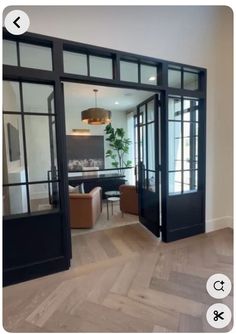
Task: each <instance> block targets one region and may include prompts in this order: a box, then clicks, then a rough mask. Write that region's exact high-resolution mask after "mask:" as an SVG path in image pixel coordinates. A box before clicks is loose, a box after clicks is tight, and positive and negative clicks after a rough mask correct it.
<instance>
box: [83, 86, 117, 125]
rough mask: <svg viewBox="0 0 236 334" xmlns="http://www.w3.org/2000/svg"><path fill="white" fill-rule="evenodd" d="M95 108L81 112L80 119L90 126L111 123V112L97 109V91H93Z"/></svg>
mask: <svg viewBox="0 0 236 334" xmlns="http://www.w3.org/2000/svg"><path fill="white" fill-rule="evenodd" d="M93 91H94V94H95V107H94V108H89V109H86V110H83V111H82V112H81V119H82V121H83V122H84V123H86V124H90V125H103V124H109V123H111V111H110V110H107V109H104V108H98V107H97V92H98V90H97V89H94V90H93Z"/></svg>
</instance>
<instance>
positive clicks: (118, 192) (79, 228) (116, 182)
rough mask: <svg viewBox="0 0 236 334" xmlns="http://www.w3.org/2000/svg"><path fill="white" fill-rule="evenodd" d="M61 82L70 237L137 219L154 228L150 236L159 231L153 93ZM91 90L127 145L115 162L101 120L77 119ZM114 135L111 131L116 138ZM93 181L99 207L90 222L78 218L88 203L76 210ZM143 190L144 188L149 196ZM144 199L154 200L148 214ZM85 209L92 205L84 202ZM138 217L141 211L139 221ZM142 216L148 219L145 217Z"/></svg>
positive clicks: (90, 100)
mask: <svg viewBox="0 0 236 334" xmlns="http://www.w3.org/2000/svg"><path fill="white" fill-rule="evenodd" d="M63 86H64V87H63V88H64V89H63V90H64V101H65V123H66V126H65V128H66V145H67V163H68V180H69V203H70V218H71V221H72V225H71V226H72V229H71V234H72V237H73V236H76V235H81V234H85V233H90V232H94V231H99V230H104V229H109V228H115V227H118V226H125V225H129V224H137V223H139V222H141V223H144V226H146V227H147V228H148V229H150V226H151V225H152V228H151V230H152V231H156V233H155V234H156V236H159V225H160V217H159V215H160V212H159V211H160V205H159V188H160V187H159V170H157V173H158V177H156V175H157V174H156V171H155V168H156V164H157V160H156V159H158V164H157V165H158V166H159V158H157V157H159V148H158V149H157V150H155V141H156V135H157V136H159V131H158V130H156V129H158V127H159V123H158V120H159V109H158V108H159V107H158V106H157V100H158V95H155V94H153V92H150V91H149V92H148V91H143V90H137V89H127V88H118V87H108V86H101V85H90V84H80V83H71V82H64V83H63ZM94 90H96V103H97V106H98V107H99V108H103V109H105V110H109V111H111V126H112V128H113V129H114V131H119V129H122V131H123V132H124V139H125V140H127V141H128V143H129V144H128V148H127V147H126V148H125V149H127V151H126V152H125V153H124V155H123V156H122V159H123V161H122V164H121V165H120V164H119V159H118V151H117V150H116V147H114V142H110V141H108V140H107V139H108V138H109V135H108V134H107V132H106V124H105V125H104V124H102V125H101V124H100V125H90V124H86V123H84V122H83V121H82V112H83V110H88V109H89V108H92V107H94V105H95V96H94ZM146 105H147V110H145V111H144V112H143V111H142V115H143V116H142V117H143V120H144V119H146V118H145V117H146V113H147V115H148V116H147V117H148V118H147V122H146V123H143V124H142V125H140V124H139V121H138V114H139V112H140V110H141V109H142V108H143V107H144V108H145V107H146ZM140 108H141V109H140ZM155 115H156V116H155ZM155 122H157V127H156V125H155V124H156V123H155ZM141 127H143V130H142V133H143V134H144V133H145V136H142V137H140V128H141ZM146 136H147V137H146ZM120 139H121V138H120V137H117V140H120ZM144 145H145V149H144ZM140 147H142V150H140ZM158 147H159V146H158ZM144 152H145V153H144ZM146 159H148V161H147V160H146ZM127 162H129V163H128V167H126V166H127ZM141 162H142V163H143V165H144V164H145V165H146V163H148V164H149V167H148V168H149V170H148V172H147V173H146V174H147V178H146V179H145V182H146V184H148V185H149V187H148V189H147V190H146V193H145V199H144V198H143V196H144V191H143V189H142V188H143V185H142V184H141V183H140V182H141V171H140V169H139V167H138V166H140V163H141ZM157 168H159V167H157ZM154 175H155V176H154ZM106 179H107V180H106ZM142 180H143V179H142ZM154 180H155V181H154ZM121 185H122V186H121ZM97 187H101V199H102V210H101V212H99V210H97V212H96V214H95V215H96V217H95V219H94V220H93V222H92V226H90V225H89V223H88V225H86V224H85V226H84V225H83V222H80V220H81V219H84V220H86V219H87V220H88V221H90V219H91V217H90V215H89V206H88V208H87V212H85V213H84V216H83V217H81V215H79V214H78V213H79V211H80V213H81V210H82V208H81V207H80V206H81V205H87V204H85V203H87V202H88V201H89V200H91V198H90V199H89V198H87V199H86V196H87V197H89V194H90V193H91V194H92V195H91V196H93V191H94V190H95V189H96V188H97ZM139 190H140V194H139ZM156 190H157V191H156ZM78 191H79V192H82V194H80V195H77V199H76V200H75V198H74V197H75V195H74V193H76V192H78ZM147 193H150V194H149V197H147ZM94 197H95V198H94V203H93V205H95V206H96V205H97V204H96V201H97V200H98V198H96V194H95V191H94ZM86 201H87V202H86ZM75 202H76V204H75ZM82 203H83V204H82ZM135 203H136V204H135ZM144 203H145V208H146V211H145V213H144V210H143V208H144ZM150 205H151V206H155V210H156V215H155V217H154V219H153V217H152V218H150V217H149V215H146V213H147V208H149V209H150ZM74 207H76V208H74ZM78 207H80V210H79V211H77V210H78ZM90 209H91V210H93V209H94V208H92V207H90ZM75 216H77V217H75ZM144 217H146V220H145V222H144V220H143V219H144ZM76 220H77V221H76ZM148 221H150V222H151V223H150V224H149V223H147V222H148ZM74 227H76V228H74ZM157 231H158V233H157ZM72 240H73V238H72Z"/></svg>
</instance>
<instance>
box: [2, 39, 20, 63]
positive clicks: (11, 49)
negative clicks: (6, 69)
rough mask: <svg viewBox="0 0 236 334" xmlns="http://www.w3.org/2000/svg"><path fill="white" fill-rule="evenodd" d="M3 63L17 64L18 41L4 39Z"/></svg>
mask: <svg viewBox="0 0 236 334" xmlns="http://www.w3.org/2000/svg"><path fill="white" fill-rule="evenodd" d="M2 46H3V64H4V65H13V66H17V65H18V64H17V51H16V42H14V41H8V40H6V39H4V40H3V45H2Z"/></svg>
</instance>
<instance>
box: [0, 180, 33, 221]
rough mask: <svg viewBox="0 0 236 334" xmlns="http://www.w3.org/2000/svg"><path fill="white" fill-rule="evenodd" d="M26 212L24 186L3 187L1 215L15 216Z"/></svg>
mask: <svg viewBox="0 0 236 334" xmlns="http://www.w3.org/2000/svg"><path fill="white" fill-rule="evenodd" d="M27 211H28V207H27V195H26V186H25V185H21V186H11V187H3V215H4V216H8V215H15V214H19V213H25V212H27Z"/></svg>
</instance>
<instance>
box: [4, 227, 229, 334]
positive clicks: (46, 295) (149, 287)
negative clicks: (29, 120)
mask: <svg viewBox="0 0 236 334" xmlns="http://www.w3.org/2000/svg"><path fill="white" fill-rule="evenodd" d="M72 239H73V260H72V266H71V269H70V270H69V271H65V272H62V273H58V274H54V275H50V276H47V277H43V278H39V279H35V280H32V281H29V282H25V283H21V284H17V285H14V286H9V287H6V288H4V289H3V320H4V327H5V329H6V330H8V331H10V332H215V330H214V329H213V328H211V327H210V326H209V325H208V324H207V321H206V318H205V314H206V310H207V308H208V307H209V305H211V304H213V303H215V302H216V301H215V300H214V299H213V298H211V297H210V296H209V295H208V294H207V292H206V289H205V284H206V281H207V279H208V277H209V276H210V275H212V274H214V273H217V272H222V273H225V274H226V275H228V276H229V277H230V278H231V279H232V276H233V269H232V266H233V258H232V254H233V250H232V245H233V240H232V230H231V229H223V230H219V231H216V232H212V233H209V234H202V235H198V236H195V237H191V238H187V239H183V240H179V241H176V242H172V243H169V244H164V243H161V242H160V241H159V240H157V239H156V238H155V237H154V236H153V235H152V234H151V233H149V232H148V231H147V230H145V229H144V228H143V227H142V226H141V225H140V224H133V225H128V226H123V227H117V228H113V229H110V230H104V231H98V232H94V233H88V234H84V235H77V236H73V238H72ZM223 302H224V303H225V304H227V305H228V306H230V308H231V309H232V294H231V295H229V296H228V297H227V298H226V299H225V300H224V301H223ZM230 328H231V325H229V326H228V328H225V329H223V330H221V331H222V332H225V331H227V330H229V329H230ZM217 331H219V330H217Z"/></svg>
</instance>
